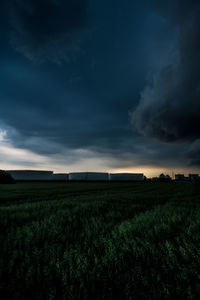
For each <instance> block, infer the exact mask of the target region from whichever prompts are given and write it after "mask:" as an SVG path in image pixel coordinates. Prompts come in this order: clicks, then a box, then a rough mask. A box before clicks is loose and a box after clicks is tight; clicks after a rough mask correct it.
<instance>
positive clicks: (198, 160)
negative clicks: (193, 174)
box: [184, 139, 200, 167]
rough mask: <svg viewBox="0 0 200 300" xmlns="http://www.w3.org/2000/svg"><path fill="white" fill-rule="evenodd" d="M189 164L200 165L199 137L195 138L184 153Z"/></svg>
mask: <svg viewBox="0 0 200 300" xmlns="http://www.w3.org/2000/svg"><path fill="white" fill-rule="evenodd" d="M184 154H185V158H186V159H187V160H189V165H191V166H199V167H200V139H199V140H196V141H195V142H194V143H193V144H192V145H191V146H190V147H189V149H188V150H187V151H186V152H185V153H184Z"/></svg>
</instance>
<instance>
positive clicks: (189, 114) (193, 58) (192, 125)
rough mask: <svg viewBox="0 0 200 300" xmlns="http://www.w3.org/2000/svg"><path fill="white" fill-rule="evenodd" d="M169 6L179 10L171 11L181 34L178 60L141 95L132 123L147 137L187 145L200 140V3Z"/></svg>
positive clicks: (175, 3) (178, 34)
mask: <svg viewBox="0 0 200 300" xmlns="http://www.w3.org/2000/svg"><path fill="white" fill-rule="evenodd" d="M169 3H170V4H172V5H173V8H176V9H175V13H174V11H173V12H172V11H170V9H169V8H170V5H169V7H168V13H170V15H169V18H170V19H171V20H172V21H173V22H174V29H176V30H177V42H176V45H174V56H173V59H172V61H171V62H169V63H168V65H166V66H164V67H162V69H161V70H160V72H159V74H157V75H155V77H154V81H153V84H152V86H148V87H146V88H145V89H144V90H143V92H142V93H141V100H140V103H139V105H138V107H137V108H136V110H135V111H134V113H133V115H132V122H133V124H134V126H135V127H136V128H137V129H138V130H139V131H140V132H141V133H143V134H144V135H145V136H148V137H152V138H156V139H158V140H160V141H165V142H187V141H193V140H196V139H198V138H200V125H199V112H200V77H199V69H200V18H199V15H200V2H199V1H194V0H193V1H173V3H172V2H171V1H169ZM169 46H170V45H169ZM197 151H198V150H197Z"/></svg>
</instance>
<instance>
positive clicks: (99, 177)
mask: <svg viewBox="0 0 200 300" xmlns="http://www.w3.org/2000/svg"><path fill="white" fill-rule="evenodd" d="M69 180H70V181H108V173H103V172H99V173H98V172H79V173H69Z"/></svg>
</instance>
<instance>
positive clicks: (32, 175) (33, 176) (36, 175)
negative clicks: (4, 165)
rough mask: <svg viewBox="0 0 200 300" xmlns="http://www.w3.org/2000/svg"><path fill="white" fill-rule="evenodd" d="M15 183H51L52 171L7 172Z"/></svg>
mask: <svg viewBox="0 0 200 300" xmlns="http://www.w3.org/2000/svg"><path fill="white" fill-rule="evenodd" d="M7 172H8V173H9V174H10V175H11V176H12V177H13V179H15V180H16V181H51V180H52V175H53V171H34V170H9V171H7Z"/></svg>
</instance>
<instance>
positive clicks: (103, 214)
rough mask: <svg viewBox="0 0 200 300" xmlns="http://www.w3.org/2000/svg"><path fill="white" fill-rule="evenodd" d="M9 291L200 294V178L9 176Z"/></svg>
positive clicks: (4, 290) (2, 191)
mask: <svg viewBox="0 0 200 300" xmlns="http://www.w3.org/2000/svg"><path fill="white" fill-rule="evenodd" d="M0 295H1V299H2V300H4V299H13V300H15V299H19V300H23V299H27V300H31V299H41V300H45V299H48V300H50V299H56V300H57V299H62V300H64V299H70V300H73V299H80V300H81V299H94V300H96V299H97V300H98V299H171V300H174V299H195V300H196V299H200V185H199V184H193V183H174V182H172V183H148V182H147V183H18V184H15V185H1V186H0ZM2 295H4V296H3V297H2Z"/></svg>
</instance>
